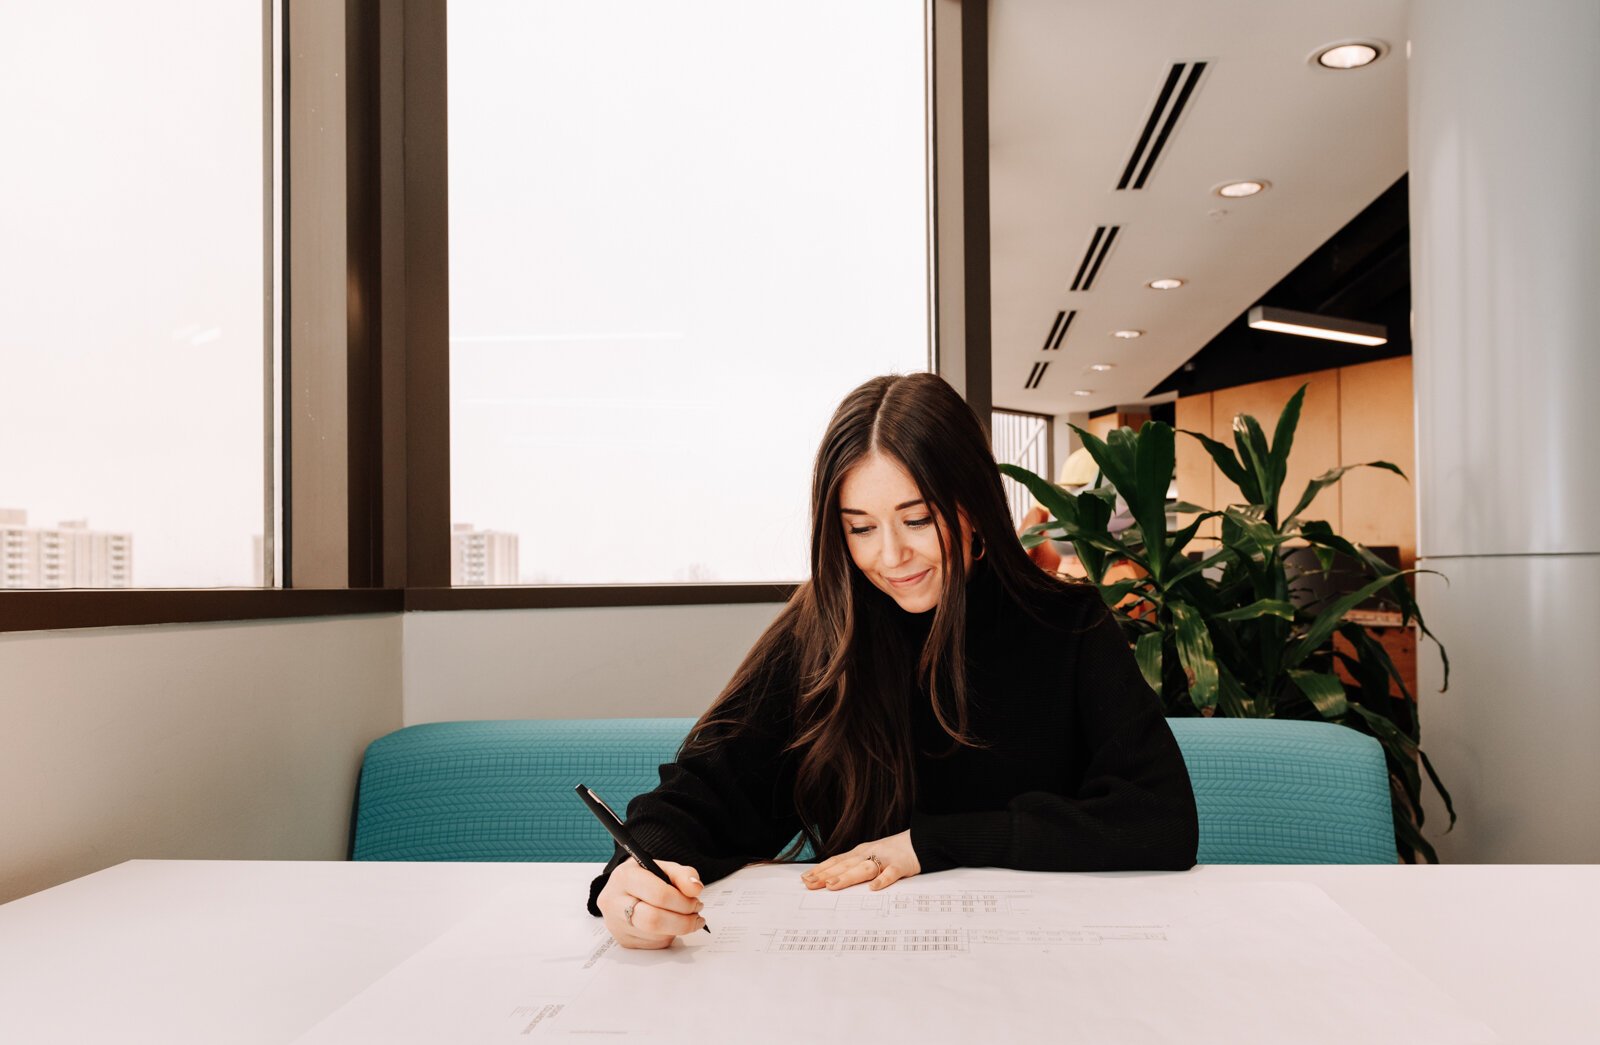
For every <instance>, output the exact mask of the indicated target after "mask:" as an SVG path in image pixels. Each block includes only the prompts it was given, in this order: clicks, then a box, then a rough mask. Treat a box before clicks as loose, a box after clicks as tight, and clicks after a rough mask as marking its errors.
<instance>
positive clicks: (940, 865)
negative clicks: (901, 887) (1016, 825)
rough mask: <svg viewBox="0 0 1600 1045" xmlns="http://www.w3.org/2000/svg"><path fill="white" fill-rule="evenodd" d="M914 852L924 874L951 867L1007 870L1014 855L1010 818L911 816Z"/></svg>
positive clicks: (992, 814)
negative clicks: (1009, 857) (1011, 856)
mask: <svg viewBox="0 0 1600 1045" xmlns="http://www.w3.org/2000/svg"><path fill="white" fill-rule="evenodd" d="M911 848H912V849H914V850H916V853H917V862H918V863H919V864H921V865H922V870H923V872H924V873H927V872H930V871H947V870H949V869H950V868H952V867H1004V866H1006V854H1008V853H1009V852H1010V851H1011V814H1010V813H1009V812H1007V811H1005V810H997V811H995V812H986V813H947V814H942V815H935V814H930V813H912V814H911Z"/></svg>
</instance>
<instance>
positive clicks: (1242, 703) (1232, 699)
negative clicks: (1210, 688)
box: [1217, 664, 1256, 718]
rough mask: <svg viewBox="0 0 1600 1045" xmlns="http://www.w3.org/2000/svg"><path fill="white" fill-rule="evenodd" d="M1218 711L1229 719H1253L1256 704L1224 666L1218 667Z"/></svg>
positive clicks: (1219, 665)
mask: <svg viewBox="0 0 1600 1045" xmlns="http://www.w3.org/2000/svg"><path fill="white" fill-rule="evenodd" d="M1217 683H1218V685H1217V709H1218V710H1219V711H1221V712H1222V714H1223V715H1224V716H1225V717H1227V718H1252V717H1254V716H1255V714H1256V702H1255V701H1253V700H1251V699H1250V696H1249V694H1247V693H1246V692H1245V691H1244V687H1243V686H1241V685H1239V680H1238V679H1236V678H1234V677H1233V672H1231V671H1229V670H1228V669H1227V667H1226V666H1224V665H1222V664H1218V665H1217Z"/></svg>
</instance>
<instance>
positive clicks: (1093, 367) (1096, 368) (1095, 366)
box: [1089, 363, 1117, 373]
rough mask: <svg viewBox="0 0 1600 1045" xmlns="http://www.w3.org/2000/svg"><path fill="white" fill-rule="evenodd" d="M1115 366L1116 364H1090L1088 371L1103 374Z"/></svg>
mask: <svg viewBox="0 0 1600 1045" xmlns="http://www.w3.org/2000/svg"><path fill="white" fill-rule="evenodd" d="M1116 365H1117V364H1115V363H1090V364H1089V369H1090V370H1093V371H1095V372H1096V373H1104V372H1105V371H1107V370H1111V369H1113V368H1114V367H1115V366H1116Z"/></svg>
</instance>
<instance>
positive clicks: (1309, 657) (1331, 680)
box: [1000, 386, 1456, 861]
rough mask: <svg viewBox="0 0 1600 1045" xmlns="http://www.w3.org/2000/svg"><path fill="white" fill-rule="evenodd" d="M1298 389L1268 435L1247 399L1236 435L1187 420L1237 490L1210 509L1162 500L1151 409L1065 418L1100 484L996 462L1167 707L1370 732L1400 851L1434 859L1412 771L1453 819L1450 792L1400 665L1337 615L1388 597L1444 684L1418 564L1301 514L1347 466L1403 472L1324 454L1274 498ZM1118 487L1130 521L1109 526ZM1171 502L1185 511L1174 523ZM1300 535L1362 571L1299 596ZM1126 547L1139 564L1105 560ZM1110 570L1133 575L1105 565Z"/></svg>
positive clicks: (1166, 456)
mask: <svg viewBox="0 0 1600 1045" xmlns="http://www.w3.org/2000/svg"><path fill="white" fill-rule="evenodd" d="M1304 397H1305V387H1304V386H1302V387H1301V388H1300V390H1299V391H1298V392H1296V393H1295V394H1294V396H1293V397H1292V398H1291V399H1290V400H1289V402H1288V403H1287V404H1286V405H1285V407H1284V409H1283V413H1282V414H1281V415H1280V416H1279V418H1278V424H1277V429H1276V431H1275V432H1274V435H1273V438H1272V440H1271V442H1270V443H1269V442H1268V440H1267V437H1266V433H1265V432H1264V431H1263V430H1262V428H1261V425H1260V423H1259V422H1257V421H1256V419H1255V418H1254V417H1251V416H1249V415H1247V414H1241V415H1239V416H1238V417H1236V418H1235V419H1234V422H1233V439H1234V446H1233V447H1229V446H1227V445H1225V444H1223V443H1220V442H1218V441H1216V440H1214V439H1211V438H1209V437H1208V436H1205V435H1201V434H1199V433H1197V432H1187V431H1185V432H1183V433H1182V434H1184V435H1186V436H1190V437H1192V438H1194V439H1197V440H1199V441H1200V443H1201V444H1202V445H1204V447H1205V449H1206V451H1207V452H1208V453H1209V454H1210V455H1211V459H1212V460H1213V461H1215V462H1216V464H1217V467H1218V468H1219V469H1221V471H1222V474H1223V475H1225V476H1227V477H1228V479H1230V480H1231V481H1232V482H1233V483H1234V484H1235V485H1237V486H1238V487H1239V489H1240V491H1241V492H1242V494H1243V496H1244V499H1245V501H1246V502H1247V503H1245V504H1238V505H1230V506H1228V507H1226V508H1223V509H1221V510H1216V509H1208V508H1202V507H1199V506H1196V505H1192V504H1176V505H1169V504H1168V502H1167V490H1168V487H1169V485H1170V483H1171V481H1172V476H1173V469H1174V465H1175V464H1176V446H1175V443H1176V435H1177V433H1176V432H1175V431H1174V429H1173V428H1172V427H1171V426H1169V425H1166V424H1162V423H1160V422H1155V421H1151V422H1148V423H1146V424H1145V425H1144V426H1143V427H1142V428H1141V429H1140V430H1139V431H1138V432H1134V431H1133V430H1132V429H1129V428H1121V429H1118V430H1116V431H1114V432H1111V433H1110V434H1109V435H1108V437H1107V438H1106V439H1105V440H1104V441H1102V440H1100V439H1098V438H1096V437H1095V436H1094V435H1092V434H1090V433H1088V432H1085V431H1083V430H1082V429H1075V430H1076V431H1077V432H1078V434H1079V435H1080V436H1082V437H1083V441H1084V444H1085V446H1087V447H1088V450H1089V454H1090V455H1091V456H1092V457H1093V458H1094V460H1095V463H1096V464H1097V465H1098V466H1099V468H1100V473H1101V475H1102V476H1103V477H1104V480H1105V483H1106V484H1107V485H1097V486H1095V487H1094V488H1091V489H1088V490H1084V491H1083V492H1080V493H1077V494H1072V493H1069V492H1068V491H1066V490H1064V489H1062V488H1061V487H1058V486H1055V485H1054V484H1052V483H1050V482H1048V481H1047V480H1045V479H1042V478H1040V477H1039V476H1037V475H1035V474H1033V473H1032V472H1030V471H1028V470H1026V469H1024V468H1019V467H1016V466H1014V465H1001V466H1000V468H1001V471H1003V472H1004V473H1005V474H1007V475H1009V476H1011V477H1012V478H1013V479H1016V480H1018V481H1019V482H1021V483H1023V484H1024V485H1025V486H1027V487H1028V489H1029V490H1030V491H1032V493H1033V495H1034V497H1035V498H1037V499H1038V501H1039V503H1040V504H1042V505H1044V507H1045V509H1046V510H1047V511H1049V512H1050V514H1051V516H1052V518H1051V519H1050V520H1049V521H1047V522H1044V523H1041V524H1039V525H1037V526H1034V527H1031V528H1030V529H1029V530H1027V531H1025V532H1024V533H1023V536H1022V541H1023V544H1024V545H1025V546H1027V547H1033V546H1035V545H1038V544H1040V543H1041V542H1043V541H1046V540H1052V539H1054V540H1065V541H1070V542H1071V544H1072V547H1073V548H1074V550H1075V551H1076V552H1077V555H1078V559H1079V561H1080V562H1081V563H1082V564H1083V568H1084V570H1085V571H1086V572H1087V573H1088V576H1089V579H1090V580H1091V581H1093V582H1094V583H1095V584H1096V585H1098V586H1099V587H1100V593H1101V596H1102V597H1103V598H1104V599H1105V601H1106V603H1107V605H1109V606H1111V607H1112V608H1113V612H1114V613H1115V614H1116V616H1117V618H1118V620H1119V622H1120V623H1121V625H1122V627H1123V630H1124V632H1125V633H1126V634H1127V636H1128V639H1129V642H1130V643H1131V644H1132V646H1133V650H1134V656H1135V659H1136V660H1137V661H1138V664H1139V669H1140V671H1141V672H1143V674H1144V676H1145V679H1146V681H1148V682H1149V683H1150V686H1151V688H1152V689H1154V690H1155V691H1156V692H1157V693H1158V694H1160V695H1161V698H1162V700H1163V701H1164V702H1165V704H1166V708H1167V714H1168V715H1169V716H1188V715H1205V716H1210V715H1216V714H1221V715H1227V716H1235V717H1257V718H1274V717H1276V718H1296V719H1313V720H1318V719H1320V720H1326V721H1329V722H1335V723H1338V724H1340V725H1343V726H1348V727H1350V728H1351V729H1356V730H1359V731H1361V732H1363V733H1366V734H1369V735H1370V736H1373V737H1375V738H1377V740H1378V742H1379V743H1380V744H1382V745H1383V750H1384V754H1385V756H1386V759H1387V762H1388V766H1389V774H1390V785H1391V789H1392V791H1393V796H1394V820H1395V839H1396V842H1397V844H1398V847H1399V849H1400V851H1401V853H1402V854H1403V855H1404V856H1406V857H1407V858H1409V859H1415V858H1417V857H1418V856H1420V857H1422V858H1423V859H1426V860H1429V861H1436V860H1437V857H1436V855H1435V853H1434V851H1433V847H1432V846H1431V845H1429V844H1428V842H1427V840H1426V839H1424V838H1423V837H1422V832H1421V830H1420V829H1421V826H1422V822H1423V810H1422V775H1423V774H1424V773H1426V775H1427V777H1428V779H1429V780H1430V781H1431V782H1432V784H1433V786H1434V788H1435V789H1437V791H1438V793H1439V795H1440V797H1441V798H1442V799H1443V800H1444V805H1445V809H1446V811H1447V813H1448V814H1449V817H1450V824H1451V826H1454V824H1455V819H1456V814H1455V809H1454V806H1453V805H1452V803H1451V800H1450V793H1449V791H1447V790H1446V789H1445V787H1444V785H1443V783H1442V782H1440V780H1439V776H1438V774H1437V773H1436V772H1435V771H1434V768H1433V765H1432V763H1431V762H1430V761H1429V760H1428V756H1427V754H1426V753H1424V752H1423V750H1422V748H1421V745H1420V743H1419V730H1418V724H1417V715H1416V703H1415V700H1414V698H1413V696H1412V694H1411V692H1410V691H1409V689H1408V688H1407V686H1406V683H1405V680H1404V679H1403V678H1402V677H1401V675H1400V672H1399V671H1398V670H1396V668H1395V665H1394V663H1393V661H1392V660H1391V659H1390V657H1389V655H1388V653H1387V651H1385V649H1384V647H1383V645H1382V644H1381V643H1380V642H1379V641H1378V639H1377V638H1376V637H1375V636H1374V634H1373V633H1372V631H1370V630H1369V629H1368V628H1367V627H1365V626H1363V625H1361V624H1358V623H1355V622H1352V621H1349V620H1346V619H1345V618H1346V614H1348V613H1349V612H1350V611H1351V610H1352V609H1354V608H1355V607H1356V606H1357V605H1359V604H1360V603H1362V602H1364V601H1366V600H1367V599H1368V598H1370V597H1373V596H1375V595H1377V596H1379V597H1380V598H1382V599H1384V600H1385V601H1387V602H1389V603H1391V604H1392V605H1393V606H1394V607H1396V608H1397V609H1398V610H1399V612H1400V614H1401V616H1402V623H1404V624H1411V623H1413V622H1414V623H1415V624H1416V625H1417V626H1418V627H1419V628H1420V630H1421V631H1422V633H1423V634H1424V635H1426V636H1427V637H1428V638H1430V639H1433V641H1434V644H1435V645H1436V646H1438V648H1439V656H1440V658H1441V661H1442V662H1443V665H1444V679H1445V685H1446V686H1448V685H1449V678H1450V661H1449V658H1448V656H1447V655H1446V654H1445V650H1444V647H1443V646H1442V645H1440V644H1439V642H1438V639H1437V638H1435V637H1434V635H1433V633H1432V632H1430V631H1429V630H1428V628H1427V625H1426V624H1425V623H1424V622H1423V620H1422V615H1421V613H1420V612H1418V610H1417V604H1416V601H1415V599H1414V598H1413V596H1412V594H1411V590H1410V587H1409V586H1408V583H1407V580H1406V578H1407V575H1409V574H1412V573H1416V572H1418V571H1415V570H1399V569H1396V568H1394V567H1393V566H1391V565H1389V564H1388V563H1386V562H1384V561H1383V560H1382V559H1381V558H1379V557H1378V556H1377V555H1375V554H1374V553H1373V552H1372V551H1371V550H1370V549H1368V548H1366V547H1364V546H1362V545H1360V544H1358V543H1356V542H1353V541H1348V540H1346V539H1344V538H1343V537H1340V536H1339V535H1338V534H1336V533H1334V531H1333V528H1332V527H1331V526H1330V525H1328V523H1326V522H1323V521H1320V520H1314V519H1309V518H1307V517H1306V512H1307V510H1308V509H1309V508H1310V507H1311V505H1312V503H1313V501H1314V500H1315V499H1316V496H1317V494H1318V493H1320V492H1321V491H1322V490H1324V489H1326V488H1327V487H1329V486H1331V485H1333V484H1334V483H1336V482H1338V481H1339V479H1340V478H1341V477H1342V476H1343V475H1344V473H1345V472H1347V471H1350V470H1351V469H1352V468H1382V469H1387V470H1388V471H1391V472H1394V473H1396V474H1398V475H1401V476H1402V477H1403V476H1404V473H1403V472H1401V471H1400V469H1399V468H1397V467H1395V466H1394V465H1393V464H1390V463H1388V462H1387V461H1372V462H1369V463H1367V464H1361V465H1347V466H1344V467H1340V468H1334V469H1332V470H1330V471H1327V472H1325V473H1323V474H1322V475H1319V476H1317V477H1316V478H1315V479H1313V480H1312V481H1311V482H1310V483H1309V484H1308V485H1307V486H1306V489H1305V492H1304V493H1303V494H1301V496H1300V499H1299V500H1298V501H1297V502H1296V503H1295V504H1294V507H1293V508H1291V509H1290V510H1289V511H1288V512H1284V511H1283V510H1282V507H1281V500H1280V498H1281V494H1282V492H1283V484H1284V478H1285V475H1286V473H1287V470H1288V461H1289V451H1290V450H1291V449H1292V447H1293V446H1294V434H1295V429H1296V427H1298V425H1299V421H1300V407H1301V403H1302V401H1303V399H1304ZM1119 495H1120V497H1121V498H1122V500H1123V501H1124V502H1125V503H1126V504H1127V507H1128V511H1129V513H1130V514H1131V515H1132V518H1133V524H1132V526H1131V527H1129V528H1127V529H1124V530H1122V531H1121V532H1119V533H1116V534H1113V533H1112V532H1111V530H1110V523H1111V519H1112V515H1113V511H1114V508H1115V505H1116V500H1117V498H1118V496H1119ZM1169 512H1172V513H1177V514H1183V515H1188V514H1193V515H1194V519H1193V520H1192V521H1190V522H1188V523H1187V524H1186V525H1184V526H1182V527H1181V528H1179V527H1169V525H1168V513H1169ZM1210 519H1217V520H1219V528H1220V539H1219V538H1214V537H1213V538H1202V537H1200V536H1199V533H1200V530H1201V528H1202V527H1203V526H1204V525H1205V523H1206V521H1207V520H1210ZM1301 547H1310V548H1311V549H1312V550H1313V552H1314V555H1315V558H1316V562H1317V567H1318V569H1319V570H1320V571H1321V572H1323V573H1326V572H1328V571H1330V570H1332V569H1333V567H1334V565H1335V561H1336V560H1342V562H1341V564H1342V565H1349V564H1355V565H1356V566H1357V568H1359V569H1360V570H1361V571H1362V572H1363V574H1364V576H1365V583H1364V584H1362V585H1361V587H1359V588H1358V589H1357V590H1355V591H1351V592H1349V593H1348V594H1346V595H1344V596H1342V597H1340V598H1338V599H1337V600H1335V601H1333V602H1331V603H1329V604H1328V605H1326V606H1325V607H1322V608H1320V610H1319V611H1318V612H1315V613H1313V612H1311V611H1310V609H1309V608H1302V607H1300V606H1297V605H1296V600H1295V599H1294V598H1292V595H1293V594H1295V592H1294V589H1295V587H1296V578H1297V576H1298V575H1297V574H1296V573H1295V572H1293V571H1292V570H1291V569H1290V568H1289V566H1288V565H1287V563H1286V561H1285V557H1286V555H1287V553H1288V552H1289V551H1291V550H1293V549H1295V548H1301ZM1122 563H1127V564H1130V565H1131V566H1132V567H1134V569H1131V570H1130V569H1122V570H1115V569H1114V568H1115V567H1117V566H1118V565H1119V564H1122ZM1113 572H1115V573H1120V574H1129V573H1131V574H1133V576H1122V577H1120V578H1119V579H1108V578H1109V577H1110V575H1111V574H1113ZM1299 601H1301V602H1304V601H1305V600H1299ZM1335 636H1339V637H1342V639H1343V640H1344V641H1343V642H1342V643H1340V642H1336V640H1335ZM1341 667H1342V668H1343V677H1341V673H1340V671H1339V669H1340V668H1341ZM1391 684H1392V686H1391ZM1397 694H1398V695H1397Z"/></svg>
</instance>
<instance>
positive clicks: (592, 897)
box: [589, 846, 628, 918]
mask: <svg viewBox="0 0 1600 1045" xmlns="http://www.w3.org/2000/svg"><path fill="white" fill-rule="evenodd" d="M627 858H628V854H626V853H624V852H623V851H622V848H621V847H620V846H619V847H617V850H616V852H615V853H613V854H612V857H611V862H610V863H608V864H606V869H605V870H604V871H601V872H600V876H599V877H598V878H596V879H595V880H594V881H592V882H590V883H589V913H590V914H592V915H594V916H595V917H596V918H600V917H603V916H602V915H601V914H600V908H599V907H598V906H596V904H595V901H596V900H598V899H599V898H600V890H602V889H604V888H605V887H606V882H608V881H610V880H611V872H612V871H615V870H616V869H617V865H618V864H620V863H622V861H624V860H626V859H627Z"/></svg>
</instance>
